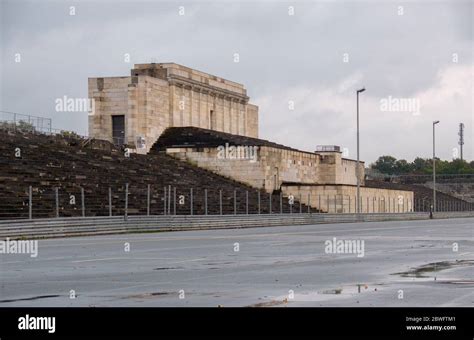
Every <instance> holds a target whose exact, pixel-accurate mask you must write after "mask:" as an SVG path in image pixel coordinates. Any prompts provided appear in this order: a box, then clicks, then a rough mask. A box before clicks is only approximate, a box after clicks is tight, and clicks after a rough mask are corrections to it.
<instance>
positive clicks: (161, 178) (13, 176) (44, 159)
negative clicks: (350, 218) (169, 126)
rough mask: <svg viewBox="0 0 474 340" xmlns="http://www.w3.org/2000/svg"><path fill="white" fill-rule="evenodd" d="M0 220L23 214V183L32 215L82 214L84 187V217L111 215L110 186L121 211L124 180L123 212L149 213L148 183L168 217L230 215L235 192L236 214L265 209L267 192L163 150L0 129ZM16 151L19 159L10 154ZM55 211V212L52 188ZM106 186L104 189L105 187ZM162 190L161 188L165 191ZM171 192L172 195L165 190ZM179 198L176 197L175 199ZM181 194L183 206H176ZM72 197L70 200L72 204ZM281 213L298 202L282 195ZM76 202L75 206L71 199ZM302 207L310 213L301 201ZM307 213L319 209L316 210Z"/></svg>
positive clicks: (276, 200)
mask: <svg viewBox="0 0 474 340" xmlns="http://www.w3.org/2000/svg"><path fill="white" fill-rule="evenodd" d="M0 140H1V143H0V219H17V218H28V216H29V187H30V186H31V187H32V201H33V204H32V214H33V218H46V217H55V216H56V214H57V210H58V211H59V216H60V217H70V216H77V217H79V216H82V204H81V190H82V189H83V190H84V202H85V204H84V210H85V215H86V216H108V215H109V190H110V191H111V193H112V195H111V196H112V215H114V216H116V215H124V213H125V184H126V183H128V193H129V194H128V214H129V215H145V214H147V211H148V209H147V202H148V199H147V197H148V185H149V186H150V201H149V202H150V206H149V213H150V214H151V215H164V214H165V205H167V207H168V209H167V210H168V212H170V213H171V214H174V212H175V205H174V201H175V199H174V197H175V196H174V192H175V191H176V214H179V215H189V214H190V213H191V204H190V201H191V189H192V190H193V207H192V212H193V214H195V215H204V214H205V210H206V209H205V206H206V203H205V191H206V190H207V212H208V214H209V215H217V214H220V203H219V202H220V199H219V197H220V195H222V213H223V214H234V191H235V196H236V203H235V210H236V213H237V214H246V213H247V203H246V202H247V195H248V213H249V214H256V213H258V206H259V205H258V199H259V196H260V213H262V214H268V213H269V207H270V197H269V194H267V193H265V192H264V191H260V192H259V190H256V189H254V188H252V187H249V186H247V185H245V184H242V183H239V182H236V181H232V180H230V179H228V178H225V177H222V176H219V175H217V174H214V173H212V172H210V171H207V170H205V169H201V168H198V167H196V166H193V165H191V164H188V163H186V162H183V161H180V160H177V159H175V158H173V157H171V156H168V155H166V154H165V153H163V152H154V153H153V154H149V155H138V154H131V155H130V157H125V155H124V152H123V150H120V149H118V148H116V147H114V146H113V145H112V144H111V143H108V142H105V141H98V140H87V142H84V140H82V139H77V138H75V137H63V136H59V135H43V134H34V133H29V132H14V131H10V130H3V129H0ZM17 151H20V152H21V156H20V157H16V155H15V153H16V152H17ZM55 188H58V189H57V192H58V209H56V189H55ZM109 188H110V189H109ZM165 188H166V189H165ZM169 189H171V199H170V200H169V198H170V197H169V196H167V198H168V199H167V200H166V202H169V203H170V204H167V203H165V200H164V197H165V191H166V192H167V194H166V195H168V194H169V191H170V190H169ZM180 196H182V197H180ZM183 197H184V204H179V203H180V202H179V201H180V198H183ZM74 201H75V202H74ZM281 202H282V204H281V205H282V209H281V210H282V212H283V213H290V212H294V213H296V212H299V211H300V206H299V204H300V203H299V202H297V201H295V203H294V205H293V206H290V205H289V204H288V199H287V198H285V197H283V198H282V200H281ZM72 203H75V204H72ZM271 206H272V212H273V213H279V212H280V197H279V195H273V196H272V203H271ZM301 210H302V211H304V212H307V211H308V208H307V207H306V206H305V205H304V204H303V205H302V206H301ZM311 211H313V212H317V211H316V210H315V209H312V210H311Z"/></svg>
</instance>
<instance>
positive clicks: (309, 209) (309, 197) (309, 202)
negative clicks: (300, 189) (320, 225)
mask: <svg viewBox="0 0 474 340" xmlns="http://www.w3.org/2000/svg"><path fill="white" fill-rule="evenodd" d="M309 213H311V195H310V194H309V193H308V214H309Z"/></svg>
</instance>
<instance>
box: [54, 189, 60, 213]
mask: <svg viewBox="0 0 474 340" xmlns="http://www.w3.org/2000/svg"><path fill="white" fill-rule="evenodd" d="M54 192H55V197H56V217H59V188H58V187H56V188H54Z"/></svg>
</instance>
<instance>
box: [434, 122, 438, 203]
mask: <svg viewBox="0 0 474 340" xmlns="http://www.w3.org/2000/svg"><path fill="white" fill-rule="evenodd" d="M438 123H439V120H435V121H434V122H433V212H436V149H435V126H436V124H438Z"/></svg>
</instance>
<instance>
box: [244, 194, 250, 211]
mask: <svg viewBox="0 0 474 340" xmlns="http://www.w3.org/2000/svg"><path fill="white" fill-rule="evenodd" d="M245 214H246V215H248V214H249V191H248V190H246V191H245Z"/></svg>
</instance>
